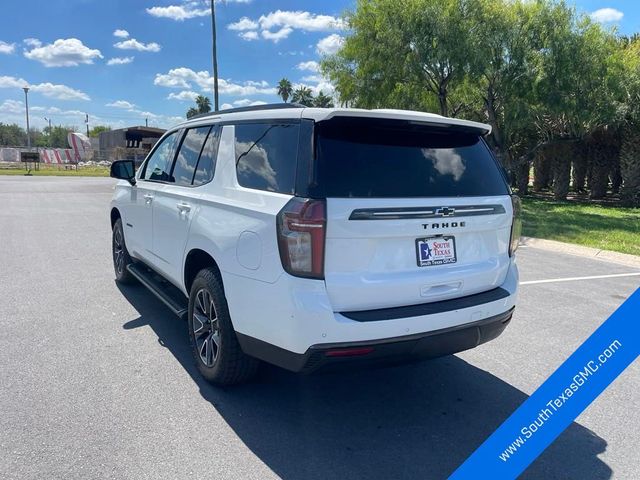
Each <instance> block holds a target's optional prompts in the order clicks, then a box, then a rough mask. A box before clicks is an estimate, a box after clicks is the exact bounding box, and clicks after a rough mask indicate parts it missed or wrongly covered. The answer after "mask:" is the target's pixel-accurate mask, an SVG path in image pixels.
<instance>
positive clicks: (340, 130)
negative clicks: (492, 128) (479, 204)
mask: <svg viewBox="0 0 640 480" xmlns="http://www.w3.org/2000/svg"><path fill="white" fill-rule="evenodd" d="M314 163H315V165H314V170H315V172H314V175H313V176H314V177H315V181H314V182H313V185H312V186H310V189H309V190H310V193H311V194H312V195H313V196H316V197H385V198H388V197H396V198H397V197H467V196H489V195H506V194H508V193H509V191H508V187H507V185H506V182H505V180H504V177H503V175H502V173H501V171H500V169H499V167H498V165H497V163H496V161H495V160H494V158H493V156H492V155H491V153H490V152H489V149H488V147H487V146H486V145H485V143H484V141H483V140H482V139H481V137H480V136H479V135H478V134H477V133H475V132H473V131H453V130H451V129H446V128H438V127H431V126H424V125H416V124H411V123H409V122H399V121H398V122H396V121H380V120H362V119H345V118H337V119H333V120H330V121H327V122H320V123H318V124H317V126H316V158H315V161H314Z"/></svg>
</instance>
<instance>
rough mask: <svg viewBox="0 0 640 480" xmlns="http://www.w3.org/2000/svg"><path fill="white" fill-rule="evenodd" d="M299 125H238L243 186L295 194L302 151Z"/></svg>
mask: <svg viewBox="0 0 640 480" xmlns="http://www.w3.org/2000/svg"><path fill="white" fill-rule="evenodd" d="M299 129H300V126H299V125H297V124H268V123H251V124H240V125H236V127H235V131H236V170H237V175H238V183H239V184H240V185H242V186H243V187H247V188H255V189H257V190H268V191H270V192H279V193H293V191H294V184H295V175H296V159H297V156H298V155H297V154H298V131H299Z"/></svg>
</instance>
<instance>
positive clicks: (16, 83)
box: [0, 76, 28, 88]
mask: <svg viewBox="0 0 640 480" xmlns="http://www.w3.org/2000/svg"><path fill="white" fill-rule="evenodd" d="M27 85H28V83H27V81H26V80H24V79H22V78H16V77H6V76H2V77H0V88H22V87H26V86H27Z"/></svg>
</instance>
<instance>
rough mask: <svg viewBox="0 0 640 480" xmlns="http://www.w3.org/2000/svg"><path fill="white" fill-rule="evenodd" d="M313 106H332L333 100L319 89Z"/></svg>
mask: <svg viewBox="0 0 640 480" xmlns="http://www.w3.org/2000/svg"><path fill="white" fill-rule="evenodd" d="M313 106H314V107H320V108H332V107H333V100H332V99H331V97H330V96H328V95H325V94H324V92H323V91H322V90H320V92H318V95H317V96H316V98H315V100H314V102H313Z"/></svg>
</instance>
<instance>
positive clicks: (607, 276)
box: [520, 272, 640, 285]
mask: <svg viewBox="0 0 640 480" xmlns="http://www.w3.org/2000/svg"><path fill="white" fill-rule="evenodd" d="M637 276H640V272H633V273H614V274H611V275H592V276H590V277H566V278H550V279H547V280H529V281H527V282H520V285H535V284H536V283H555V282H573V281H575V280H597V279H599V278H616V277H637Z"/></svg>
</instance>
